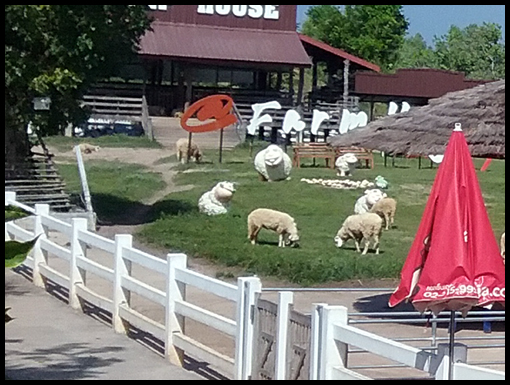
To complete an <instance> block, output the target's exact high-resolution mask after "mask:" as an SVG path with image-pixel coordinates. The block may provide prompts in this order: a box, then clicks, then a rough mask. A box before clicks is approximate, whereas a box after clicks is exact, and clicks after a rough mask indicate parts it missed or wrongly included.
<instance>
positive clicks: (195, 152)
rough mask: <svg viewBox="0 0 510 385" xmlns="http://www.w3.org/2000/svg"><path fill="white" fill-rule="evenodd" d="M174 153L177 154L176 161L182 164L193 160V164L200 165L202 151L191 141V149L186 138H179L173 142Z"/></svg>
mask: <svg viewBox="0 0 510 385" xmlns="http://www.w3.org/2000/svg"><path fill="white" fill-rule="evenodd" d="M175 151H176V152H177V160H178V161H179V162H181V163H182V164H186V163H187V162H188V159H192V158H193V159H194V160H195V163H200V160H201V159H202V151H200V148H199V147H198V144H196V143H195V142H194V141H193V140H192V141H191V147H190V146H189V141H188V139H187V138H181V139H179V140H177V142H175Z"/></svg>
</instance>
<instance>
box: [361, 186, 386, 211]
mask: <svg viewBox="0 0 510 385" xmlns="http://www.w3.org/2000/svg"><path fill="white" fill-rule="evenodd" d="M386 196H387V195H386V193H383V192H382V191H381V190H379V189H376V188H375V189H369V190H365V195H363V196H362V197H361V198H359V199H358V200H357V201H356V204H355V205H354V214H363V213H368V212H369V211H370V209H371V208H372V206H373V205H375V204H376V203H377V202H378V201H380V200H381V199H383V198H385V197H386Z"/></svg>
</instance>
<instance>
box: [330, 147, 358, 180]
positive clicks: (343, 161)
mask: <svg viewBox="0 0 510 385" xmlns="http://www.w3.org/2000/svg"><path fill="white" fill-rule="evenodd" d="M357 164H358V158H357V157H356V155H354V154H353V153H350V152H349V153H347V154H343V155H341V156H339V157H338V158H337V159H336V161H335V168H336V171H337V176H348V175H349V176H350V175H352V174H353V173H354V170H355V169H356V165H357Z"/></svg>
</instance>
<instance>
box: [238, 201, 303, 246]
mask: <svg viewBox="0 0 510 385" xmlns="http://www.w3.org/2000/svg"><path fill="white" fill-rule="evenodd" d="M261 229H267V230H272V231H275V232H276V233H278V236H279V238H278V247H285V246H298V241H299V235H298V229H297V226H296V222H295V221H294V218H292V217H291V216H290V215H289V214H286V213H283V212H281V211H276V210H271V209H263V208H262V209H256V210H253V211H252V212H251V213H250V214H249V215H248V239H249V240H250V241H251V244H252V245H255V244H256V243H257V236H258V234H259V232H260V230H261Z"/></svg>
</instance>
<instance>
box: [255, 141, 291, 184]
mask: <svg viewBox="0 0 510 385" xmlns="http://www.w3.org/2000/svg"><path fill="white" fill-rule="evenodd" d="M254 164H255V169H256V170H257V171H258V173H259V175H260V178H261V179H262V180H264V181H269V182H276V181H281V180H288V179H290V173H291V171H292V159H290V156H288V155H287V154H286V153H285V151H283V150H282V149H281V148H280V147H279V146H277V145H276V144H271V145H269V146H268V147H267V148H266V149H264V150H262V151H260V152H259V153H258V154H257V155H256V156H255V160H254Z"/></svg>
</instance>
